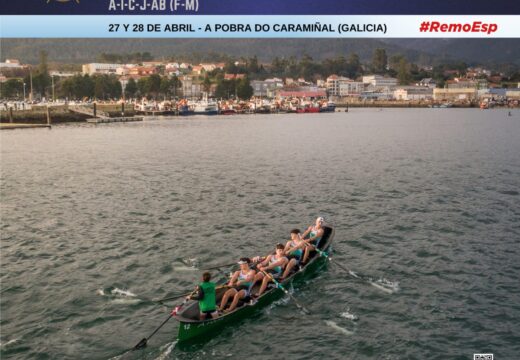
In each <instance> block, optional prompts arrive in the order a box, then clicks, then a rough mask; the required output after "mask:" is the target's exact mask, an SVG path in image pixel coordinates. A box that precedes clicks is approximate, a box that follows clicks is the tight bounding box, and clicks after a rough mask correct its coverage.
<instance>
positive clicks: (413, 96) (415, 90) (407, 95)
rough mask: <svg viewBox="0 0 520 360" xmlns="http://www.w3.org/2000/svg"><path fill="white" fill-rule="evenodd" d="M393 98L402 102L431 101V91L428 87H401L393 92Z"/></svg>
mask: <svg viewBox="0 0 520 360" xmlns="http://www.w3.org/2000/svg"><path fill="white" fill-rule="evenodd" d="M394 98H395V99H396V100H403V101H412V100H415V101H418V100H432V99H433V89H431V88H429V87H418V86H403V87H400V88H397V89H396V90H394Z"/></svg>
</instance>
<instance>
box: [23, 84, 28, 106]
mask: <svg viewBox="0 0 520 360" xmlns="http://www.w3.org/2000/svg"><path fill="white" fill-rule="evenodd" d="M25 85H27V84H26V83H25V82H24V83H23V102H25Z"/></svg>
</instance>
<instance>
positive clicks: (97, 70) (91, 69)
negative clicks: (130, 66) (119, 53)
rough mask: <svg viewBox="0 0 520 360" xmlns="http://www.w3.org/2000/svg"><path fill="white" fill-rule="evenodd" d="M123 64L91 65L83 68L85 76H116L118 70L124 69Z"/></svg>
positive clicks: (85, 65)
mask: <svg viewBox="0 0 520 360" xmlns="http://www.w3.org/2000/svg"><path fill="white" fill-rule="evenodd" d="M122 66H123V65H121V64H102V63H90V64H84V65H83V66H82V70H83V75H94V74H115V73H116V71H117V68H119V67H122Z"/></svg>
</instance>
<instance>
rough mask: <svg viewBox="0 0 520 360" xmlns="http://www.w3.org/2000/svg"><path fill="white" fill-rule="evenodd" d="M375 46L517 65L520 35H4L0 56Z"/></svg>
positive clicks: (299, 51) (201, 56) (334, 52)
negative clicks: (511, 36) (241, 36)
mask: <svg viewBox="0 0 520 360" xmlns="http://www.w3.org/2000/svg"><path fill="white" fill-rule="evenodd" d="M376 48H384V49H386V51H387V53H388V54H389V55H395V54H401V55H404V56H406V57H407V58H408V60H409V61H412V62H416V63H420V64H438V63H441V62H445V61H448V60H456V61H465V62H467V63H468V64H470V65H471V64H492V63H494V64H499V63H500V64H503V63H514V64H516V65H520V39H492V40H490V39H450V40H448V39H2V40H1V60H4V59H6V58H16V59H20V61H22V62H23V63H37V62H38V54H39V52H40V51H41V50H45V51H47V53H48V54H49V61H52V62H62V63H85V62H93V61H96V60H98V56H99V54H101V53H120V54H126V53H136V52H150V53H151V54H152V55H153V56H154V57H155V58H156V59H168V58H174V59H176V60H186V61H193V62H201V61H217V60H223V59H224V58H225V56H231V57H240V56H245V57H250V56H255V55H256V56H257V57H258V58H259V60H260V61H262V62H270V61H271V60H272V59H273V58H274V57H276V56H278V57H289V56H296V57H298V58H299V57H301V56H302V55H304V54H307V55H310V56H311V57H312V58H313V59H315V60H322V59H325V58H330V57H335V56H338V55H345V56H348V54H350V53H352V52H355V53H357V54H358V55H359V56H360V58H361V60H362V61H364V62H366V61H369V60H370V59H371V57H372V54H373V51H374V49H376Z"/></svg>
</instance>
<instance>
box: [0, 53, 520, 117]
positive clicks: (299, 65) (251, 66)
mask: <svg viewBox="0 0 520 360" xmlns="http://www.w3.org/2000/svg"><path fill="white" fill-rule="evenodd" d="M99 60H100V62H94V63H88V64H83V65H82V66H81V70H79V67H78V66H75V65H71V64H53V65H52V66H50V65H49V63H48V58H47V54H46V53H45V52H41V53H40V63H39V64H38V65H36V66H33V65H27V64H23V63H21V61H19V60H18V59H5V61H4V62H0V83H1V85H2V86H1V87H0V90H1V91H0V111H1V113H0V116H1V121H2V122H8V121H10V122H13V118H14V120H16V121H20V122H24V121H27V122H32V121H38V119H39V118H40V117H41V116H38V115H37V114H38V112H45V111H43V110H42V109H43V108H49V107H51V108H53V109H55V110H58V109H59V111H54V112H55V113H58V114H61V115H64V116H61V115H59V116H58V117H57V118H58V121H61V119H62V117H63V119H65V120H66V119H67V113H70V121H83V120H85V116H86V115H88V116H89V117H92V116H94V117H96V116H98V113H99V112H100V111H102V110H101V108H102V107H103V106H104V105H107V106H109V108H106V109H108V110H107V113H106V114H105V115H106V116H107V117H110V116H118V115H120V114H122V115H123V116H124V115H125V114H126V115H130V116H132V115H139V114H155V115H157V114H167V115H190V114H208V115H212V114H226V115H229V114H235V113H279V112H296V113H307V112H324V111H326V112H329V111H341V110H342V109H345V110H346V109H348V107H452V106H453V107H480V108H482V109H487V108H492V107H518V106H519V102H520V72H518V71H516V72H513V73H511V74H505V73H500V72H498V71H495V70H493V69H488V68H486V67H482V66H467V65H466V64H465V63H450V64H444V65H438V66H430V65H418V64H412V63H409V62H408V61H407V59H406V58H405V57H403V56H400V55H394V56H392V57H390V58H389V57H388V56H387V55H386V51H385V50H384V49H375V50H374V53H373V57H372V61H371V62H370V63H368V64H363V63H361V61H360V59H359V57H358V56H357V55H356V54H354V53H352V54H350V56H348V58H345V57H342V56H339V57H336V58H333V59H325V60H323V61H321V62H316V61H313V59H312V58H311V57H310V56H308V55H304V56H303V57H302V58H301V59H299V60H298V59H296V58H293V57H291V58H288V59H287V58H275V59H274V60H273V61H272V62H271V63H265V64H263V63H259V61H258V60H257V58H256V57H252V58H238V59H232V58H230V59H228V60H227V61H226V62H213V63H210V62H208V63H200V64H192V63H188V62H177V61H174V59H168V60H154V59H153V57H152V56H151V55H150V54H149V53H136V54H124V55H119V54H101V56H100V59H99ZM93 104H97V105H98V109H99V110H98V112H96V109H95V107H96V106H95V105H93ZM121 104H123V105H122V106H121ZM92 107H94V109H92ZM80 109H83V110H81V111H80ZM85 109H90V110H88V111H85ZM71 110H72V112H71ZM74 110H77V111H74ZM82 112H83V116H81V113H82ZM62 113H63V114H62ZM13 114H14V115H13ZM72 114H75V115H72ZM48 115H49V114H48V111H47V114H46V116H48Z"/></svg>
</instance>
